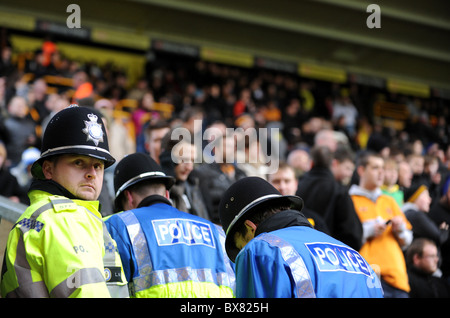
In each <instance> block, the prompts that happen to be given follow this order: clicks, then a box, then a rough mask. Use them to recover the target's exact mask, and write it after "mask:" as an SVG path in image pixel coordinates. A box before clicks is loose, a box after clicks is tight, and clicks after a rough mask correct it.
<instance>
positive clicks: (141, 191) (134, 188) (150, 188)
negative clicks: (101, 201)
mask: <svg viewBox="0 0 450 318" xmlns="http://www.w3.org/2000/svg"><path fill="white" fill-rule="evenodd" d="M125 190H128V191H131V192H135V193H137V194H138V195H140V196H148V195H151V194H159V195H162V196H164V195H165V193H166V186H165V185H164V184H163V183H160V182H155V181H153V180H151V179H147V180H142V181H140V182H137V183H135V184H133V185H131V186H129V187H128V188H126V189H125ZM125 190H124V191H122V193H121V194H120V195H119V196H120V198H119V201H120V203H121V205H122V207H124V206H125V203H126V202H127V198H126V196H125V195H124V193H125Z"/></svg>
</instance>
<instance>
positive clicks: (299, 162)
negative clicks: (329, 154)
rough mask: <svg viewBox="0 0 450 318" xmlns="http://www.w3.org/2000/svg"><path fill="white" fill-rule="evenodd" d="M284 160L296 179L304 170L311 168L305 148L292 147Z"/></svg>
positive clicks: (310, 161)
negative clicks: (292, 170)
mask: <svg viewBox="0 0 450 318" xmlns="http://www.w3.org/2000/svg"><path fill="white" fill-rule="evenodd" d="M286 162H287V164H288V165H290V166H291V167H292V168H294V171H295V177H296V178H297V179H298V178H300V177H302V176H303V175H304V174H305V173H306V172H308V171H309V170H311V164H312V160H311V155H310V154H309V151H308V150H307V149H303V148H298V149H293V150H291V151H290V152H289V153H288V156H287V158H286Z"/></svg>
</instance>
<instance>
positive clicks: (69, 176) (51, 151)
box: [1, 105, 129, 298]
mask: <svg viewBox="0 0 450 318" xmlns="http://www.w3.org/2000/svg"><path fill="white" fill-rule="evenodd" d="M114 162H115V160H114V158H113V157H112V156H111V155H110V153H109V147H108V140H107V136H106V130H105V127H104V126H103V123H102V119H101V115H100V114H99V113H98V112H97V111H95V110H94V109H92V108H87V107H78V106H76V105H71V106H70V107H67V108H65V109H63V110H61V111H60V112H58V113H57V114H55V115H54V117H53V118H52V119H51V121H50V122H49V124H48V126H47V129H46V130H45V132H44V136H43V142H42V148H41V156H40V158H39V159H38V160H37V161H36V162H35V163H34V164H33V166H32V174H33V177H34V178H33V181H32V184H31V186H30V190H29V193H28V196H29V198H30V202H31V204H30V206H29V207H28V208H27V209H26V211H25V212H24V213H23V214H22V215H21V216H20V218H19V219H18V221H17V223H16V224H15V225H14V227H13V229H12V230H11V232H10V233H9V237H8V241H7V246H6V251H5V258H4V262H3V268H2V277H1V295H2V297H33V298H41V297H57V298H61V297H64V298H66V297H70V298H72V297H129V293H128V287H127V282H126V280H125V275H124V273H123V268H122V265H121V260H120V256H119V254H118V252H117V247H116V244H115V242H114V241H113V240H112V238H111V236H110V235H109V233H108V231H107V229H106V226H105V224H104V222H103V220H102V216H101V214H100V213H99V202H98V201H96V200H97V198H98V196H99V194H100V191H101V188H102V182H103V173H104V168H105V167H108V166H110V165H112V164H113V163H114Z"/></svg>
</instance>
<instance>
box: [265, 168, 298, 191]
mask: <svg viewBox="0 0 450 318" xmlns="http://www.w3.org/2000/svg"><path fill="white" fill-rule="evenodd" d="M268 181H269V182H270V183H271V184H272V185H273V186H274V187H275V188H276V189H277V190H278V191H279V192H280V193H281V194H282V195H295V193H296V192H297V185H298V182H297V179H296V178H295V174H294V171H293V170H292V169H278V171H277V172H275V173H274V174H271V175H270V176H269V180H268Z"/></svg>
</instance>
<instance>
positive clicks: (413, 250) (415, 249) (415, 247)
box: [406, 238, 436, 265]
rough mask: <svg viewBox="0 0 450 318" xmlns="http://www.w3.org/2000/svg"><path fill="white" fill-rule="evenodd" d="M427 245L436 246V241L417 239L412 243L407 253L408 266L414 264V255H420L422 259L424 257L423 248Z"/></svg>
mask: <svg viewBox="0 0 450 318" xmlns="http://www.w3.org/2000/svg"><path fill="white" fill-rule="evenodd" d="M426 244H431V245H436V243H434V241H432V240H430V239H427V238H417V239H415V240H414V241H412V243H411V245H410V246H409V247H408V250H407V251H406V264H407V265H412V264H413V263H414V261H413V260H414V255H419V257H422V255H423V248H424V247H425V245H426Z"/></svg>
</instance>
